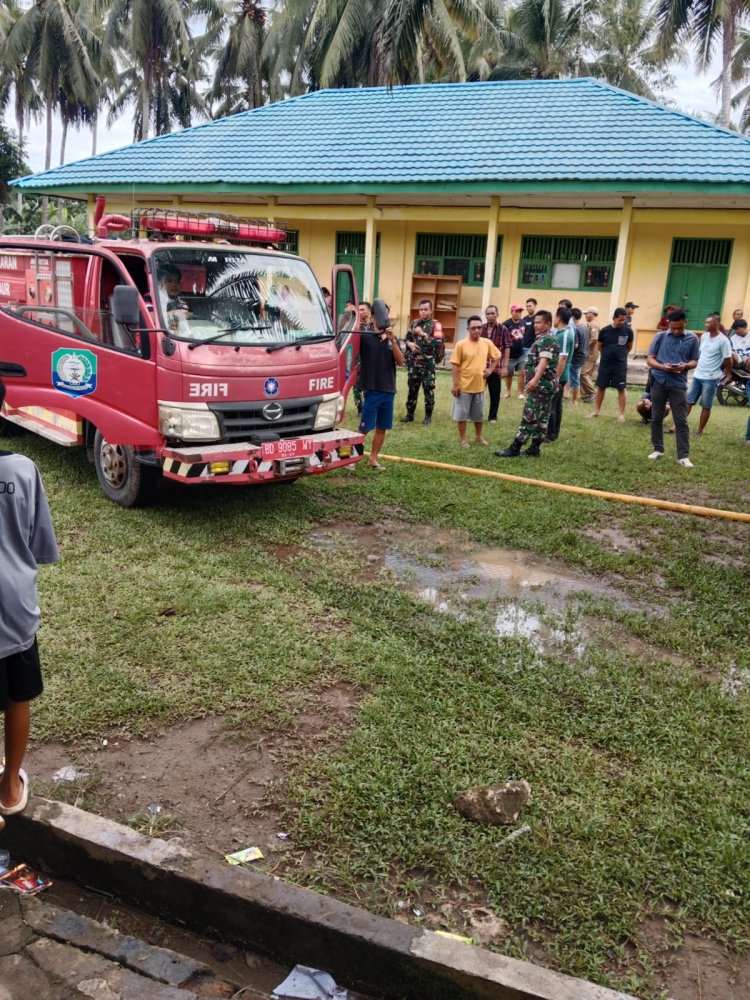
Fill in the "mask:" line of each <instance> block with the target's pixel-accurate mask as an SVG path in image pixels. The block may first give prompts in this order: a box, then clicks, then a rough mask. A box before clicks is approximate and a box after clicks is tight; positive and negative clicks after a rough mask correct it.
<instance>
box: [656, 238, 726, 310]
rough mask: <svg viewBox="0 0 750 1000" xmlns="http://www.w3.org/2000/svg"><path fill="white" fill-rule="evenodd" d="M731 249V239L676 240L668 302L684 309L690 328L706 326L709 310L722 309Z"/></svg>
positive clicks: (666, 295)
mask: <svg viewBox="0 0 750 1000" xmlns="http://www.w3.org/2000/svg"><path fill="white" fill-rule="evenodd" d="M731 253H732V241H731V240H688V239H676V240H674V242H673V244H672V262H671V265H670V268H669V277H668V278H667V289H666V293H665V295H664V305H665V306H667V305H675V306H677V307H678V308H679V309H684V310H685V312H686V313H687V326H688V328H689V329H691V330H702V329H703V323H704V320H705V319H706V316H708V314H709V313H711V312H721V308H722V306H723V305H724V292H725V290H726V286H727V274H728V273H729V260H730V257H731Z"/></svg>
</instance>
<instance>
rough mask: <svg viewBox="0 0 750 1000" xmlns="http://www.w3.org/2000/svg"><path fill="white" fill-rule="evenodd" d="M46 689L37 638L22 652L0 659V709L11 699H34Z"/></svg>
mask: <svg viewBox="0 0 750 1000" xmlns="http://www.w3.org/2000/svg"><path fill="white" fill-rule="evenodd" d="M43 689H44V685H43V684H42V665H41V663H40V662H39V647H38V646H37V644H36V639H34V642H33V643H32V644H31V646H29V648H28V649H24V651H23V652H22V653H13V655H12V656H6V657H5V659H0V711H5V708H6V706H7V704H8V702H9V701H32V700H33V699H34V698H38V697H39V695H40V694H41V693H42V691H43Z"/></svg>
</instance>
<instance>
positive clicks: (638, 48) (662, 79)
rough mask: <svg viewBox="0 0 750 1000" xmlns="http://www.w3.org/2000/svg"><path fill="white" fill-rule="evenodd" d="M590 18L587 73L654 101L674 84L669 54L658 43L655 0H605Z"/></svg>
mask: <svg viewBox="0 0 750 1000" xmlns="http://www.w3.org/2000/svg"><path fill="white" fill-rule="evenodd" d="M587 20H588V24H587V25H586V26H585V28H584V32H583V39H582V41H583V45H584V48H585V51H586V52H587V54H588V55H589V57H590V58H589V59H588V61H587V62H586V64H585V70H586V72H587V73H589V74H590V75H591V76H596V77H599V78H600V79H602V80H606V81H607V83H611V84H613V86H615V87H621V88H622V89H623V90H630V91H632V93H634V94H639V95H640V96H641V97H648V98H650V99H651V100H657V99H658V97H659V94H660V92H662V91H664V90H667V89H669V87H670V86H673V84H674V80H673V78H672V77H671V76H670V75H669V73H668V72H667V69H666V64H667V62H668V61H669V55H668V54H666V53H665V52H664V51H663V50H662V49H660V48H659V47H657V46H655V45H654V42H655V39H656V34H657V27H658V25H657V18H656V12H655V10H654V8H653V4H652V2H651V0H605V2H604V3H602V4H601V5H600V6H598V7H597V8H596V9H595V10H594V11H592V13H591V16H590V17H589V18H588V19H587Z"/></svg>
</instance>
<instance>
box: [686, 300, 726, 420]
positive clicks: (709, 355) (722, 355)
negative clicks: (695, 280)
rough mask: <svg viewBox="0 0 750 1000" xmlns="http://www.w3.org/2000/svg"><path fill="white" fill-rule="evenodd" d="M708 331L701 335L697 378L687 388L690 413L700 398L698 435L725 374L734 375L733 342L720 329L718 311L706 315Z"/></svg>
mask: <svg viewBox="0 0 750 1000" xmlns="http://www.w3.org/2000/svg"><path fill="white" fill-rule="evenodd" d="M705 331H706V332H705V333H704V334H703V336H702V337H701V342H700V348H699V349H700V354H699V355H698V365H697V367H696V369H695V372H694V374H693V381H692V382H691V383H690V386H689V388H688V391H687V412H688V413H690V411H691V410H692V408H693V407H694V406H695V404H696V403H697V402H698V400H699V399H700V403H701V415H700V418H699V420H698V432H697V434H698V437H700V436H701V434H702V433H703V431H704V429H705V427H706V424H707V423H708V420H709V417H710V416H711V407H712V406H713V405H714V397H715V396H716V390H717V388H718V386H719V382H721V380H722V378H723V377H724V375H725V376H726V377H727V378H731V376H732V345H731V344H730V343H729V338H728V337H727V336H725V335H724V334H723V333H722V332H721V330H720V329H719V319H718V317H717V316H716V313H711V315H710V316H707V317H706V323H705Z"/></svg>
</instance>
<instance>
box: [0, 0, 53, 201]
mask: <svg viewBox="0 0 750 1000" xmlns="http://www.w3.org/2000/svg"><path fill="white" fill-rule="evenodd" d="M22 13H23V11H22V10H21V8H20V7H19V6H18V4H17V3H15V2H14V0H9V2H8V3H7V4H5V5H4V6H0V70H1V72H0V112H4V111H5V110H6V108H7V107H8V105H9V104H10V101H11V96H12V100H13V111H14V115H15V119H16V132H17V133H18V142H19V144H20V145H21V147H23V144H24V135H25V131H26V126H27V125H28V124H29V122H30V121H31V120H32V119H33V120H36V119H37V118H38V116H39V115H40V114H41V111H42V107H43V104H42V99H41V97H40V95H39V91H38V90H37V87H36V81H35V80H34V78H33V75H32V73H31V72H30V69H29V62H28V58H27V57H26V56H25V55H24V56H20V57H18V56H15V57H13V56H11V54H10V53H9V51H8V49H7V44H6V43H7V40H8V35H9V34H10V32H11V30H12V28H13V27H14V25H15V24H16V22H17V21H18V20H19V19H20V17H21V15H22ZM16 207H17V211H18V212H19V213H21V212H22V209H23V195H22V194H21V192H20V191H19V193H18V201H17V206H16Z"/></svg>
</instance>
